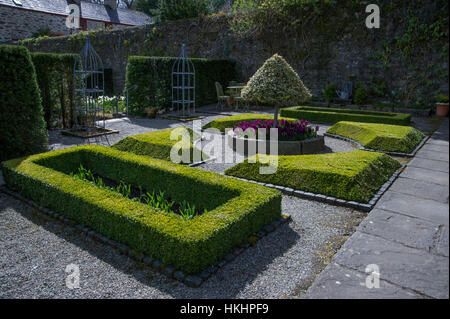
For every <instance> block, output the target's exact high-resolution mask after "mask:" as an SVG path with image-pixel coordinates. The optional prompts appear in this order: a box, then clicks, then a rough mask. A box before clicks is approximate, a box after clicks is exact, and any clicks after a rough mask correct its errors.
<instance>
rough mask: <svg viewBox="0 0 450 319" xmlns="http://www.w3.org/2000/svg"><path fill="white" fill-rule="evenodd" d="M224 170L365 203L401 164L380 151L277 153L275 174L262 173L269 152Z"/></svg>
mask: <svg viewBox="0 0 450 319" xmlns="http://www.w3.org/2000/svg"><path fill="white" fill-rule="evenodd" d="M260 156H261V157H262V158H264V160H261V161H258V159H257V158H255V156H253V157H251V158H249V159H246V160H245V161H243V162H241V163H239V164H236V165H235V166H233V167H230V168H228V169H227V170H225V174H226V175H229V176H234V177H239V178H244V179H247V180H255V181H257V182H262V183H263V184H264V185H265V186H268V187H272V186H273V185H280V186H284V187H287V188H292V189H294V190H301V191H303V192H305V193H308V194H320V195H321V197H323V198H326V197H327V196H330V197H334V198H339V199H342V200H346V201H351V202H359V203H364V204H367V203H369V202H370V200H371V199H372V197H373V196H374V195H375V194H376V192H377V190H378V189H379V188H380V187H382V185H383V184H384V183H385V182H386V181H388V180H389V178H390V176H391V175H392V174H393V173H394V172H395V171H396V170H397V169H399V168H400V167H401V164H400V163H399V162H398V161H397V160H395V159H393V158H392V157H390V156H389V155H386V154H383V153H375V152H367V151H363V150H354V151H351V152H342V153H327V154H315V155H294V156H278V163H277V171H276V173H275V174H261V173H260V172H259V170H260V168H261V167H263V166H265V165H267V164H264V163H268V162H269V161H270V156H271V155H263V154H259V155H256V157H260Z"/></svg>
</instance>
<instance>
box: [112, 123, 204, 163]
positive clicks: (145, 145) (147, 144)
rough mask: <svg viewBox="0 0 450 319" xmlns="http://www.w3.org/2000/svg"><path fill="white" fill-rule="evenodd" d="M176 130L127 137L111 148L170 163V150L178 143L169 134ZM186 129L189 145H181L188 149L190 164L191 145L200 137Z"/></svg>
mask: <svg viewBox="0 0 450 319" xmlns="http://www.w3.org/2000/svg"><path fill="white" fill-rule="evenodd" d="M176 129H180V128H174V129H167V130H161V131H155V132H150V133H144V134H138V135H132V136H128V137H125V138H124V139H122V140H120V141H119V142H117V143H116V144H114V145H113V146H112V147H113V148H115V149H117V150H119V151H125V152H130V153H134V154H137V155H146V156H150V157H153V158H158V159H162V160H165V161H170V160H171V159H170V150H171V149H172V147H173V146H174V145H175V144H176V143H178V141H173V140H171V139H170V134H171V133H172V131H173V130H176ZM186 129H187V130H188V131H189V133H190V143H188V144H187V145H184V144H183V146H182V148H183V149H185V148H187V149H189V154H190V160H191V163H192V162H193V159H194V149H195V147H194V145H193V144H192V143H193V141H194V140H195V139H197V138H199V137H200V136H198V134H193V131H192V130H191V129H189V128H186ZM200 152H201V151H200ZM201 154H202V159H203V160H205V159H208V158H209V156H208V155H207V154H205V153H203V152H201ZM180 155H181V154H180ZM183 164H187V163H183Z"/></svg>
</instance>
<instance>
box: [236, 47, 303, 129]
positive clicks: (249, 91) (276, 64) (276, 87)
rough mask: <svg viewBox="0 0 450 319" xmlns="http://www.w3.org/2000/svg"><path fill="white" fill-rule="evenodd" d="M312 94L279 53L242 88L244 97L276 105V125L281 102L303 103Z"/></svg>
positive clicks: (265, 63)
mask: <svg viewBox="0 0 450 319" xmlns="http://www.w3.org/2000/svg"><path fill="white" fill-rule="evenodd" d="M311 96H312V95H311V93H310V92H309V90H308V88H306V86H305V85H304V84H303V81H302V80H301V79H300V76H299V75H298V74H297V72H295V71H294V69H293V68H292V67H291V66H290V65H289V63H287V62H286V60H285V59H284V58H283V57H282V56H280V55H278V54H275V55H273V56H272V57H271V58H269V59H268V60H267V61H266V62H264V64H263V65H262V67H260V68H259V69H258V71H256V73H255V74H254V75H253V76H252V77H251V78H250V80H249V81H248V83H247V85H246V86H245V87H244V88H243V89H242V97H243V98H244V99H246V100H251V101H258V102H260V103H264V104H270V105H273V106H274V107H275V115H274V120H275V125H274V126H275V127H277V124H278V111H279V107H280V104H282V103H299V104H301V103H303V102H305V101H306V100H307V99H309V98H310V97H311Z"/></svg>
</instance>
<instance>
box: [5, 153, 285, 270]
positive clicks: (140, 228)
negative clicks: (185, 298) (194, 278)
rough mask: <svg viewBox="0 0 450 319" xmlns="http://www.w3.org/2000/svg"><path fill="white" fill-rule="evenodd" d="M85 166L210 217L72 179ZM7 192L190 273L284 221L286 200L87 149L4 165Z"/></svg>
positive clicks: (189, 171) (215, 177) (210, 176)
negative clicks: (185, 214)
mask: <svg viewBox="0 0 450 319" xmlns="http://www.w3.org/2000/svg"><path fill="white" fill-rule="evenodd" d="M80 165H83V167H85V168H86V169H89V170H91V171H92V172H95V173H96V174H98V175H99V176H102V177H104V178H108V179H110V180H113V181H116V182H120V181H123V182H124V183H125V184H127V185H131V186H133V187H136V188H142V189H145V190H147V191H150V192H151V191H152V190H155V192H159V191H163V192H165V194H166V195H167V197H168V198H171V200H173V201H176V202H182V201H183V200H186V201H188V202H189V203H191V204H193V205H195V206H196V207H201V208H202V209H207V213H204V214H202V215H200V216H195V217H194V218H191V219H184V218H182V217H181V216H179V215H176V214H172V213H168V212H165V211H164V210H161V209H158V208H155V207H151V206H150V205H146V204H144V203H140V202H137V201H133V200H131V199H128V198H125V197H124V196H122V194H119V193H117V192H115V191H112V190H108V189H102V188H99V187H97V186H96V185H94V184H93V183H91V182H88V181H84V180H80V179H78V178H75V177H73V176H70V173H71V172H75V171H76V170H77V169H78V167H80ZM2 171H3V175H4V179H5V181H6V184H7V185H8V187H9V188H11V189H12V190H15V191H17V192H19V193H20V194H22V195H23V196H25V197H27V198H30V199H32V200H34V201H35V202H37V203H38V204H39V205H42V206H44V207H47V208H49V209H51V210H53V211H55V212H57V213H59V214H61V215H63V216H66V217H68V218H70V219H73V220H74V221H76V222H78V223H80V224H82V225H85V226H88V227H90V228H92V229H94V230H95V231H97V232H99V233H101V234H103V235H105V236H107V237H109V238H111V239H113V240H116V241H118V242H121V243H124V244H127V245H128V246H130V247H132V248H133V249H135V250H137V251H138V252H142V253H144V254H146V255H149V256H151V257H153V258H155V259H158V260H161V261H162V262H164V263H166V264H172V265H174V266H175V267H177V268H178V269H181V270H183V271H185V272H186V273H195V272H198V271H200V270H202V269H203V268H204V267H205V266H207V265H209V264H213V263H214V262H216V261H217V260H219V259H221V258H223V257H224V256H225V255H226V254H227V253H229V252H230V250H231V249H232V248H233V247H235V246H236V245H238V244H241V243H244V242H246V241H247V239H248V238H249V236H251V234H253V233H255V232H257V231H259V230H260V229H261V228H262V227H264V226H265V225H267V224H269V223H271V222H272V221H274V220H275V219H278V218H279V217H280V215H281V193H280V192H278V191H275V190H272V189H269V188H266V187H262V186H260V185H253V184H251V183H245V182H243V181H239V180H235V179H230V178H227V177H226V176H222V175H219V174H215V173H212V172H206V171H203V170H199V169H195V168H191V167H186V166H183V165H177V164H173V163H170V162H167V161H163V160H158V159H153V158H150V157H147V156H139V155H135V154H131V153H127V152H121V151H118V150H115V149H113V148H109V147H105V146H99V145H89V146H80V147H72V148H68V149H64V150H57V151H53V152H48V153H42V154H37V155H32V156H29V157H25V158H19V159H14V160H10V161H7V162H3V163H2Z"/></svg>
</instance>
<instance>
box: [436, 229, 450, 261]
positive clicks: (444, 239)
mask: <svg viewBox="0 0 450 319" xmlns="http://www.w3.org/2000/svg"><path fill="white" fill-rule="evenodd" d="M448 234H449V229H448V227H441V234H440V236H439V240H438V242H437V244H436V246H437V247H436V252H437V253H438V254H440V255H443V256H447V257H449V254H448V251H449V240H448V237H449V235H448Z"/></svg>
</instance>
